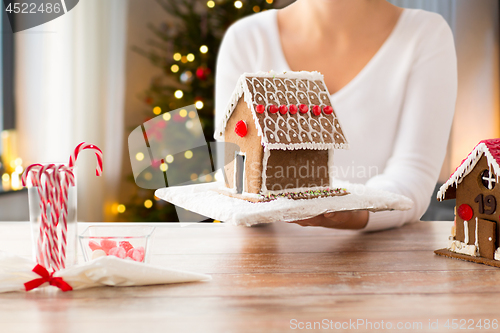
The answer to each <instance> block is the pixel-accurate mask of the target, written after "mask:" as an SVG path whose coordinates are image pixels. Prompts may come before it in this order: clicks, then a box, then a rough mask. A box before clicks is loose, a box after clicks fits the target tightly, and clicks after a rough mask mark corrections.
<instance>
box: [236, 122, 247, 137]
mask: <svg viewBox="0 0 500 333" xmlns="http://www.w3.org/2000/svg"><path fill="white" fill-rule="evenodd" d="M234 131H235V132H236V134H238V135H239V136H240V137H244V136H245V135H247V132H248V128H247V123H246V122H245V121H244V120H240V121H238V122H237V123H236V126H234Z"/></svg>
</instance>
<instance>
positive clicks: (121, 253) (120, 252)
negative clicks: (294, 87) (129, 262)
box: [109, 246, 127, 259]
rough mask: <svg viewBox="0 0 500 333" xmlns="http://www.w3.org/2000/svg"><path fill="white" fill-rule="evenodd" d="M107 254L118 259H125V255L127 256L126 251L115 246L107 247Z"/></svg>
mask: <svg viewBox="0 0 500 333" xmlns="http://www.w3.org/2000/svg"><path fill="white" fill-rule="evenodd" d="M109 255H110V256H115V257H118V258H120V259H125V257H126V256H127V251H125V249H124V248H123V247H119V246H116V247H113V248H111V249H109Z"/></svg>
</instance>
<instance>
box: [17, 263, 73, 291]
mask: <svg viewBox="0 0 500 333" xmlns="http://www.w3.org/2000/svg"><path fill="white" fill-rule="evenodd" d="M33 272H35V273H36V274H38V275H40V276H41V278H39V279H34V280H31V281H28V282H26V283H25V284H24V288H26V291H30V290H32V289H35V288H38V287H40V286H41V285H42V284H44V283H45V282H48V283H49V284H50V285H51V286H55V287H57V288H59V289H61V290H62V291H70V290H73V288H72V287H71V286H70V285H69V284H68V283H67V282H66V281H64V280H63V278H62V277H54V273H55V272H52V273H49V272H48V271H47V269H45V267H43V266H42V265H36V266H35V268H33Z"/></svg>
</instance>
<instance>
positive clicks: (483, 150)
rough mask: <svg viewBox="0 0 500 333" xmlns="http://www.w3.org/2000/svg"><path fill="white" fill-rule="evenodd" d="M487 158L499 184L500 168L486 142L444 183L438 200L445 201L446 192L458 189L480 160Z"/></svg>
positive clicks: (478, 146) (477, 147)
mask: <svg viewBox="0 0 500 333" xmlns="http://www.w3.org/2000/svg"><path fill="white" fill-rule="evenodd" d="M483 154H484V156H486V161H487V162H488V167H489V168H490V170H491V168H492V169H493V172H494V174H495V175H496V179H497V182H498V177H499V175H500V166H499V165H498V163H497V161H496V160H495V158H494V157H493V156H492V155H491V153H490V151H489V150H488V146H486V144H485V143H484V142H481V143H479V144H478V145H477V146H476V147H475V148H474V149H473V150H472V151H471V152H470V154H469V156H467V158H466V159H465V160H464V161H463V162H462V164H460V166H459V167H458V168H457V170H455V172H454V173H453V174H452V175H451V177H450V178H449V179H448V180H447V181H446V183H444V184H443V185H442V186H441V188H440V189H439V191H438V193H437V199H438V200H440V201H442V200H444V197H445V194H446V191H447V190H448V188H449V187H450V186H454V187H455V188H456V187H457V185H458V184H460V183H461V182H462V180H463V179H464V178H465V176H467V175H468V174H469V173H470V172H471V171H472V170H473V169H474V167H475V166H476V164H477V162H479V160H480V158H481V157H482V156H483Z"/></svg>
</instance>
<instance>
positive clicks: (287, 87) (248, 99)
mask: <svg viewBox="0 0 500 333" xmlns="http://www.w3.org/2000/svg"><path fill="white" fill-rule="evenodd" d="M215 137H216V139H219V140H223V141H225V142H231V143H234V144H236V146H238V147H239V148H238V149H236V150H233V149H226V151H225V175H226V186H227V188H228V189H230V191H229V192H231V193H232V194H236V195H241V196H243V197H244V198H245V199H248V198H253V199H255V200H260V199H263V198H265V197H267V198H269V197H270V196H275V195H280V194H281V195H283V194H286V195H288V196H289V195H292V196H295V195H299V196H300V197H301V198H302V197H304V196H306V197H315V196H318V195H319V196H329V195H338V194H339V193H338V192H339V191H338V190H333V189H330V188H329V187H330V177H329V165H330V164H331V163H329V159H330V158H331V156H332V155H331V154H330V155H329V153H328V151H329V150H331V149H346V148H348V144H347V141H346V138H345V136H344V133H343V131H342V127H341V125H340V123H339V120H338V118H337V116H336V115H335V112H334V110H333V108H332V104H331V101H330V94H329V92H328V90H327V88H326V85H325V83H324V80H323V75H321V74H320V73H318V72H286V73H280V74H278V73H274V72H266V73H265V72H259V73H254V74H248V73H245V74H243V75H242V76H241V77H240V78H239V80H238V83H237V85H236V88H235V90H234V93H233V94H232V97H231V100H230V101H229V103H228V106H227V108H226V110H225V113H224V116H223V119H222V121H221V122H220V123H219V124H218V126H217V129H216V135H215ZM340 194H343V193H340Z"/></svg>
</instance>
